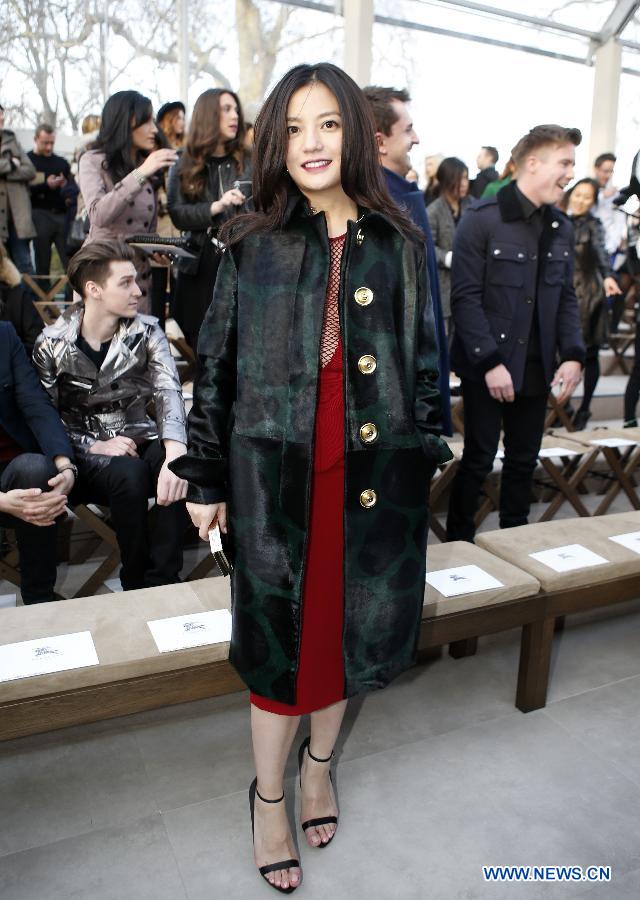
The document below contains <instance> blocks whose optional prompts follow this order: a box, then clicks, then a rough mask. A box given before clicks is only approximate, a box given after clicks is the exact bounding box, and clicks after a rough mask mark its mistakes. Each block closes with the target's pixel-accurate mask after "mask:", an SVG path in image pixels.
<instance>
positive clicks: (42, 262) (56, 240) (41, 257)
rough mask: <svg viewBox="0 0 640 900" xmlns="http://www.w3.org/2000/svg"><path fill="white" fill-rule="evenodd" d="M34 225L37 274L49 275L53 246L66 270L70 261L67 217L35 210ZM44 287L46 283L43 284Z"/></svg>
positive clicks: (45, 210)
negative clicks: (66, 231) (68, 256)
mask: <svg viewBox="0 0 640 900" xmlns="http://www.w3.org/2000/svg"><path fill="white" fill-rule="evenodd" d="M32 213H33V224H34V226H35V229H36V237H35V238H34V239H33V250H34V254H35V258H36V273H37V274H38V275H48V274H49V272H50V271H51V245H52V244H55V245H56V250H57V251H58V255H59V257H60V261H61V263H62V265H63V266H64V268H66V266H67V262H68V261H69V260H68V258H67V250H66V235H65V215H64V213H58V212H51V210H48V209H33V210H32ZM43 286H44V282H43Z"/></svg>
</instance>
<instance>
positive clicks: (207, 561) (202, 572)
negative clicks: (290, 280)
mask: <svg viewBox="0 0 640 900" xmlns="http://www.w3.org/2000/svg"><path fill="white" fill-rule="evenodd" d="M215 565H216V561H215V559H214V558H213V556H212V555H211V554H210V553H207V555H206V556H205V557H204V559H201V560H200V562H199V563H198V564H197V565H196V566H195V567H194V568H193V569H192V570H191V571H190V572H189V574H188V575H187V579H186V580H187V581H197V580H198V579H199V578H204V577H205V576H206V575H208V574H209V572H210V571H211V570H212V569H213V568H214V566H215Z"/></svg>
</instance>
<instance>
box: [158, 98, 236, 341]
mask: <svg viewBox="0 0 640 900" xmlns="http://www.w3.org/2000/svg"><path fill="white" fill-rule="evenodd" d="M244 139H245V128H244V118H243V115H242V106H241V104H240V100H239V98H238V96H237V95H236V94H234V93H233V91H229V90H227V89H221V88H211V89H209V90H207V91H205V92H204V93H203V94H200V96H199V97H198V99H197V100H196V104H195V106H194V108H193V115H192V117H191V125H190V126H189V133H188V135H187V143H186V148H185V150H184V152H183V153H182V156H181V157H180V160H179V161H178V162H177V163H176V164H175V166H174V167H173V168H172V169H171V172H170V173H169V186H168V190H167V197H168V206H169V215H170V216H171V220H172V221H173V224H174V225H175V226H176V227H177V228H180V229H181V230H182V231H186V232H188V233H189V236H190V237H191V240H192V241H193V243H194V244H195V245H196V246H197V247H198V250H199V252H198V257H197V259H195V260H187V259H182V260H180V261H179V263H178V282H177V285H176V293H175V301H174V309H173V315H174V317H175V319H176V321H177V322H178V324H179V325H180V327H181V328H182V330H183V331H184V333H185V337H186V338H187V340H188V341H189V343H190V344H191V346H192V347H195V346H196V344H197V340H198V332H199V331H200V326H201V325H202V320H203V319H204V314H205V313H206V311H207V308H208V306H209V304H210V303H211V296H212V294H213V285H214V284H215V280H216V273H217V271H218V264H219V262H220V254H219V252H218V245H217V234H218V231H219V229H220V227H221V226H222V225H223V224H224V223H225V222H226V221H228V219H229V218H232V217H233V216H234V215H237V214H238V213H239V212H242V211H243V210H244V209H245V208H246V202H247V198H248V197H249V196H250V195H251V167H250V165H249V152H248V151H247V150H246V149H245V145H244Z"/></svg>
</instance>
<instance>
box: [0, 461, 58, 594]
mask: <svg viewBox="0 0 640 900" xmlns="http://www.w3.org/2000/svg"><path fill="white" fill-rule="evenodd" d="M56 474H57V470H56V467H55V466H54V464H53V462H52V461H51V460H50V459H48V457H46V456H42V454H40V453H22V454H21V455H20V456H17V457H16V458H15V459H12V460H11V462H9V463H0V490H1V491H2V492H3V493H6V492H7V491H13V490H27V489H28V488H40V489H41V490H43V491H48V490H50V488H49V485H48V484H47V482H48V481H49V479H50V478H53V477H54V476H55V475H56ZM0 526H2V527H3V528H11V529H12V530H14V531H15V533H16V539H17V542H18V554H19V559H20V581H21V585H20V592H21V593H22V602H23V603H24V604H25V606H26V605H29V604H31V603H46V602H48V601H49V600H53V599H54V593H53V589H54V586H55V583H56V526H55V525H49V526H47V527H44V526H40V525H30V524H29V523H28V522H23V521H22V519H18V518H16V517H15V516H11V515H8V514H7V513H0Z"/></svg>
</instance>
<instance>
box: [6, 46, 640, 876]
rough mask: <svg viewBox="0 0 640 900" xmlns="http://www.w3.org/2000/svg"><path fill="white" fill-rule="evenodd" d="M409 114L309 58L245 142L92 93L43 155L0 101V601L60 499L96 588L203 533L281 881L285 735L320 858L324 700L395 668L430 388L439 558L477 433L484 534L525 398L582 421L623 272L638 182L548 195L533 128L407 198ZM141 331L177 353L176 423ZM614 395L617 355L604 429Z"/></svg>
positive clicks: (328, 716)
mask: <svg viewBox="0 0 640 900" xmlns="http://www.w3.org/2000/svg"><path fill="white" fill-rule="evenodd" d="M410 103H411V98H410V95H409V93H408V91H406V90H404V89H400V90H397V89H395V88H391V87H384V86H369V87H366V88H364V89H363V90H361V89H360V88H359V87H358V86H357V85H356V84H355V82H353V81H352V80H351V79H350V78H349V76H348V75H346V73H344V72H343V71H342V70H340V69H339V68H337V67H336V66H333V65H330V64H326V63H322V64H319V65H317V66H308V65H300V66H296V67H295V68H294V69H292V70H291V71H290V72H288V73H287V74H286V75H285V76H284V77H283V78H282V79H281V80H280V81H279V82H278V84H277V85H276V86H275V88H274V89H273V91H272V92H271V93H270V95H269V97H268V98H267V99H266V101H265V104H264V107H263V109H262V110H261V112H260V114H259V116H258V118H257V120H256V123H255V128H254V126H249V124H248V123H246V122H245V120H244V116H243V112H242V104H241V102H240V99H239V97H238V95H237V94H236V93H235V92H233V91H231V90H229V89H226V88H225V89H218V88H216V89H210V90H207V91H205V92H204V93H203V94H202V95H201V96H200V97H199V98H198V100H197V102H196V104H195V106H194V108H193V112H192V114H191V117H190V121H188V122H187V116H186V110H185V107H184V105H183V104H182V103H181V102H180V101H170V102H168V103H165V104H164V105H163V106H162V107H161V109H160V110H159V111H158V113H157V115H154V111H153V108H152V104H151V102H150V101H149V99H148V98H146V97H144V96H143V95H142V94H140V93H139V92H137V91H135V90H127V91H119V92H117V93H115V94H113V95H112V96H111V97H109V99H108V100H107V102H106V103H105V106H104V109H103V110H102V112H101V115H100V116H99V117H95V116H94V117H90V118H89V119H88V120H87V122H86V135H85V137H84V138H83V141H82V144H81V145H80V146H79V148H78V150H77V153H76V156H75V159H74V160H72V161H71V162H70V161H67V160H66V159H64V158H63V157H61V156H58V155H56V154H55V152H54V151H55V130H54V128H53V127H52V126H51V125H48V124H46V123H43V124H40V125H39V126H38V127H37V129H36V130H35V135H34V146H33V149H32V151H30V152H29V153H25V151H24V150H23V148H22V147H21V146H20V143H19V142H18V140H17V139H16V136H15V134H14V133H13V132H12V131H10V130H9V129H7V128H5V127H4V111H3V110H2V109H1V108H0V116H1V118H0V129H1V144H0V239H1V240H0V289H1V291H2V308H3V321H0V350H2V348H4V351H3V352H0V370H1V375H2V385H3V391H2V397H1V400H0V525H2V526H3V527H10V528H12V529H14V530H15V532H16V535H17V541H18V548H19V555H20V567H21V573H22V585H21V591H22V596H23V601H24V603H25V604H34V603H41V602H48V601H51V600H55V599H57V597H56V594H55V582H56V528H57V525H58V523H59V521H60V518H61V516H62V515H63V514H64V511H65V508H66V507H67V506H68V505H70V506H72V507H73V505H74V504H79V503H91V502H93V503H99V504H102V505H104V506H107V507H109V510H110V518H111V523H112V525H113V528H114V530H115V533H116V537H117V541H118V545H119V548H120V553H121V560H122V569H121V572H120V579H121V583H122V588H123V589H124V590H131V589H135V588H142V587H150V586H158V585H168V584H173V583H176V582H178V581H179V579H180V571H181V569H182V554H183V547H184V542H185V535H186V534H187V529H188V526H189V520H191V523H192V524H193V525H194V526H195V528H196V529H197V531H198V533H199V535H200V537H201V538H203V539H207V536H208V533H209V531H210V529H211V528H212V527H213V526H215V525H218V526H219V528H220V532H221V536H222V541H223V545H224V547H225V549H226V550H227V551H228V555H229V557H230V559H231V560H232V561H233V564H234V567H235V568H234V572H233V579H232V582H233V604H234V606H233V630H232V636H231V644H230V660H231V662H232V663H233V665H234V666H235V668H236V669H237V671H238V672H239V673H240V675H241V677H242V678H243V680H244V682H245V683H246V684H247V686H248V687H249V688H250V691H251V709H252V731H253V740H254V753H255V758H256V768H257V773H258V775H257V780H255V781H254V782H253V784H252V786H251V789H250V795H249V796H250V807H251V821H252V828H253V829H254V848H255V858H256V863H257V865H258V869H259V872H260V875H261V876H262V877H263V878H265V879H266V880H267V881H268V882H269V883H270V884H271V885H272V886H273V887H274V888H276V889H278V890H280V891H286V892H290V891H291V890H293V889H295V888H296V887H297V886H298V884H299V883H300V878H301V872H300V865H299V861H298V860H297V859H296V858H295V857H294V848H293V844H292V841H291V834H290V830H289V825H288V822H287V819H286V812H285V810H284V806H283V805H282V804H281V801H282V800H283V798H284V794H283V793H282V795H281V792H282V790H283V788H282V785H283V772H284V766H285V763H286V757H287V755H288V752H289V749H290V747H291V743H292V741H293V738H294V735H295V730H296V727H297V724H298V722H299V718H300V716H301V715H303V714H306V713H310V714H311V737H310V739H309V738H308V739H307V740H306V741H305V742H303V744H302V746H301V747H300V750H299V754H298V760H299V768H300V779H301V785H303V795H302V806H303V810H302V813H303V814H302V819H303V825H302V827H303V829H304V830H305V832H306V836H307V842H308V844H309V846H310V847H315V848H318V847H322V846H326V844H328V843H329V842H330V841H332V840H333V838H334V837H335V835H336V831H337V827H338V819H339V816H338V808H337V803H336V798H335V794H334V792H333V786H332V782H331V779H330V777H329V771H330V770H329V765H330V763H331V758H332V753H333V747H334V744H335V741H336V738H337V735H338V732H339V729H340V726H341V722H342V718H343V715H344V712H345V708H346V702H347V698H348V697H350V696H353V695H355V694H358V693H362V692H366V691H369V690H372V689H374V688H381V687H384V686H385V685H386V684H388V683H389V681H390V680H391V679H392V678H394V677H395V676H396V675H397V674H399V673H400V672H402V671H403V670H404V669H406V668H407V667H408V666H410V665H411V664H412V661H413V660H414V659H415V651H416V646H417V636H418V629H419V626H420V619H421V613H422V604H423V594H424V581H425V559H426V545H427V531H428V513H427V502H426V501H427V494H428V485H429V483H430V480H431V478H432V476H433V473H434V472H435V470H436V468H437V467H438V466H440V465H442V464H444V463H445V462H447V461H448V460H449V459H450V458H451V451H450V450H449V448H448V446H447V444H446V441H445V440H444V437H443V436H446V435H449V434H451V431H452V427H451V413H450V394H449V391H450V374H451V373H452V372H455V374H456V375H457V376H459V378H460V390H461V393H462V397H463V400H464V414H465V434H464V451H463V455H462V460H461V463H460V466H459V468H458V470H457V473H456V477H455V479H454V481H453V485H452V491H451V498H450V505H449V513H448V520H447V537H448V539H450V540H466V541H473V539H474V534H475V525H474V518H475V512H476V509H477V505H478V500H479V496H480V492H481V488H482V484H483V482H484V480H485V478H486V476H487V474H488V473H489V471H490V470H491V468H492V466H493V462H494V459H495V455H496V451H497V448H498V442H499V440H500V435H501V433H504V462H503V467H502V489H501V495H500V502H499V520H500V526H501V527H505V528H506V527H514V526H517V525H521V524H524V523H526V521H527V516H528V513H529V505H530V500H531V486H532V479H533V472H534V468H535V465H536V460H537V455H538V451H539V448H540V443H541V440H542V434H543V428H544V419H545V412H546V408H547V401H548V395H549V391H550V389H552V390H555V391H556V393H557V400H558V403H559V404H561V405H562V404H564V403H565V402H567V401H568V400H569V398H570V397H571V395H572V394H573V392H574V390H575V388H576V387H577V385H578V383H579V382H580V380H581V379H582V378H583V376H584V382H585V390H584V397H583V400H582V403H581V405H580V406H579V407H578V408H577V409H576V410H574V411H572V415H573V422H574V426H575V427H576V428H584V427H585V425H586V423H587V421H588V419H589V416H590V403H591V399H592V397H593V394H594V391H595V387H596V383H597V380H598V375H599V364H598V356H599V351H600V349H601V348H602V347H603V345H605V344H606V343H607V341H608V340H609V335H608V331H609V327H610V324H611V322H614V324H615V325H616V326H617V324H618V323H619V322H620V319H621V316H622V314H623V313H624V305H623V304H621V298H624V296H625V295H626V294H628V293H629V289H630V287H632V285H633V284H635V277H636V275H637V272H638V270H639V269H640V264H639V263H638V257H637V254H636V252H635V243H634V241H628V240H627V238H628V236H627V233H626V228H625V226H624V223H625V221H626V219H625V215H624V214H622V213H620V212H618V207H619V205H620V203H622V202H624V201H625V200H626V199H627V198H628V196H629V195H630V194H631V193H638V190H640V184H639V183H638V180H637V178H635V181H634V180H632V182H631V184H630V185H629V187H628V188H627V189H626V190H623V191H621V192H618V191H617V190H616V189H615V188H614V187H613V186H612V178H613V171H614V165H615V162H616V159H615V156H614V155H613V154H612V153H605V154H603V155H601V156H599V157H598V159H597V160H595V166H594V172H593V177H585V178H581V179H579V180H577V181H575V148H576V147H577V146H578V145H579V144H580V143H581V140H582V135H581V133H580V132H579V131H578V130H577V129H575V128H568V127H564V126H560V125H540V126H536V127H533V128H532V129H531V130H530V131H529V132H528V133H527V134H526V135H523V136H522V137H520V138H519V139H518V140H517V141H516V142H515V145H514V147H513V150H512V151H511V155H510V158H509V160H508V162H507V164H506V166H505V167H504V169H503V170H502V171H499V170H498V168H497V165H498V162H499V158H500V157H499V153H498V150H497V149H496V148H495V147H493V146H490V145H487V146H483V147H482V148H481V149H480V152H479V153H478V156H477V159H476V165H477V168H478V174H477V176H476V178H475V179H473V180H470V178H469V168H468V166H467V164H466V163H465V162H464V161H463V160H461V159H459V158H458V157H456V156H447V157H444V156H440V155H431V156H429V157H427V160H426V164H425V179H426V180H425V184H424V188H423V189H421V188H420V186H419V184H418V182H419V179H418V178H417V177H416V173H415V172H413V170H412V168H411V151H412V149H413V147H414V146H415V145H417V144H419V142H420V139H419V136H418V135H417V133H416V131H415V128H414V125H413V121H412V117H411V107H410ZM635 171H636V169H635V163H634V172H635ZM634 177H635V176H634ZM570 185H572V186H571V187H570ZM636 230H637V229H636ZM172 241H173V243H172ZM53 247H55V248H56V251H57V255H58V257H59V260H60V263H61V264H62V266H63V267H64V269H65V271H66V275H67V278H68V284H69V289H70V291H73V296H72V297H71V296H70V297H69V302H68V303H67V304H66V308H65V310H64V312H63V313H62V315H60V317H59V318H58V319H57V320H56V321H54V322H53V323H52V324H49V325H46V326H45V327H42V326H40V325H38V324H34V319H33V315H32V312H33V304H32V302H31V301H32V295H31V293H30V289H29V286H28V283H27V286H26V287H25V285H24V283H23V281H22V277H23V276H30V275H31V276H34V275H37V276H39V277H43V278H44V279H45V280H47V279H49V278H50V276H51V258H52V248H53ZM174 247H175V248H179V249H180V250H181V252H180V253H177V250H176V251H175V252H173V253H172V248H174ZM154 248H161V249H154ZM174 257H177V259H176V258H174ZM34 263H35V265H34ZM167 313H169V314H170V315H171V316H172V317H173V318H174V319H175V320H176V321H177V323H178V325H179V326H180V328H181V329H182V332H183V334H184V337H185V339H186V341H187V342H188V344H190V345H191V347H192V348H193V350H194V351H196V350H197V353H198V370H197V376H196V381H195V385H194V397H193V409H192V411H191V413H190V415H189V418H188V420H187V415H186V411H185V402H184V398H183V390H182V386H181V383H180V379H179V376H178V371H177V368H176V364H175V361H174V357H173V355H172V351H171V346H170V343H169V340H168V338H167V336H166V333H165V330H164V329H165V324H166V323H165V319H166V316H167ZM639 389H640V347H638V346H637V339H636V362H635V368H634V371H633V375H632V377H631V378H630V380H629V386H628V389H627V395H626V398H625V419H626V422H625V424H627V425H636V424H637V422H636V420H635V416H636V412H635V408H636V403H637V400H638V390H639ZM150 498H154V499H155V509H154V514H153V517H151V518H150V516H149V514H148V510H149V499H150ZM303 601H304V602H303ZM303 606H304V617H303V615H302V608H303ZM319 675H321V677H319ZM312 747H313V750H314V751H315V752H314V753H312V749H311V748H312Z"/></svg>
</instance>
